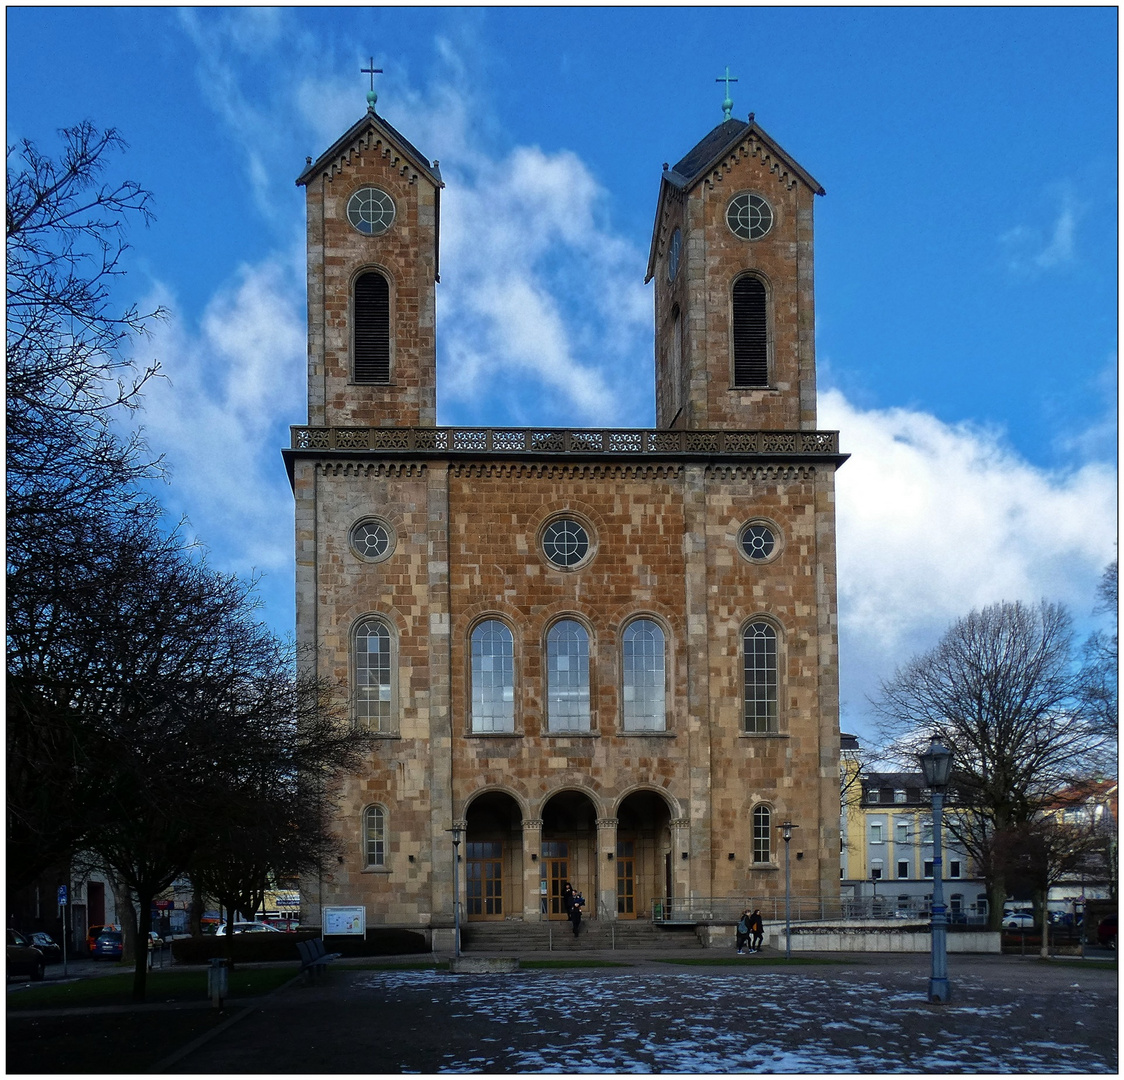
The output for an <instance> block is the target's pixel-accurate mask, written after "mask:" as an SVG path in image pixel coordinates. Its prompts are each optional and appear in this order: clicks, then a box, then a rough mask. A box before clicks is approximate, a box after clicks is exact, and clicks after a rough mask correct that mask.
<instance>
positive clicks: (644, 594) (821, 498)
mask: <svg viewBox="0 0 1124 1080" xmlns="http://www.w3.org/2000/svg"><path fill="white" fill-rule="evenodd" d="M298 183H299V184H300V185H302V186H303V187H304V188H305V191H306V196H307V214H308V319H309V350H308V386H309V409H308V423H307V425H305V426H302V427H296V428H294V429H293V437H292V445H291V448H290V449H288V450H287V451H285V458H286V463H287V466H288V468H289V471H290V476H291V479H292V484H293V490H294V493H295V497H296V504H297V510H296V544H297V634H298V641H299V644H300V645H301V647H302V649H303V650H304V652H303V655H304V656H305V659H306V662H307V663H312V664H315V665H316V667H317V669H318V670H319V671H320V672H321V673H323V674H324V675H326V676H330V677H335V678H338V679H339V680H341V681H343V682H345V683H346V685H347V686H348V687H349V690H350V693H351V698H352V708H353V713H354V717H355V722H356V723H357V724H360V725H361V726H363V727H364V728H367V729H368V730H370V732H371V748H370V753H369V756H368V758H367V761H366V763H365V765H364V767H363V768H362V769H361V770H360V771H359V772H357V773H356V774H355V775H354V776H351V777H349V778H348V781H347V783H346V785H345V787H344V790H343V793H342V796H341V799H340V803H339V807H338V816H337V819H336V821H337V828H338V831H339V833H340V836H341V837H342V838H343V840H344V842H345V847H346V851H347V854H346V855H345V857H344V858H343V860H342V861H341V862H340V863H339V865H338V866H337V867H335V868H334V870H333V872H332V873H331V874H329V875H326V876H324V877H322V878H320V879H318V880H315V881H306V882H305V883H304V885H303V888H302V901H303V909H304V918H305V920H306V922H310V923H314V924H315V923H316V922H317V921H318V917H319V911H320V907H321V905H359V904H362V905H365V906H366V909H367V920H368V925H369V926H377V925H387V926H402V927H415V928H421V929H426V930H431V929H435V928H445V927H448V926H449V924H450V920H451V912H452V900H453V897H452V891H453V846H452V843H451V834H450V832H449V830H450V829H451V828H453V827H454V825H456V826H458V827H460V828H461V829H463V830H464V832H463V835H462V842H461V845H460V853H461V856H462V860H463V861H462V863H461V864H460V865H461V869H462V872H461V873H460V874H459V881H460V889H461V899H462V902H463V904H464V908H463V910H464V911H465V914H466V918H467V919H468V920H469V921H471V920H474V919H515V920H519V919H522V920H526V921H532V920H533V921H538V920H540V919H548V918H562V917H563V915H562V912H561V908H560V903H559V889H560V887H561V883H562V882H563V881H564V880H570V881H573V882H574V883H575V885H576V886H577V887H578V888H580V889H581V890H582V891H584V893H585V895H586V897H587V899H588V901H589V907H588V909H587V912H586V915H587V917H591V918H594V919H617V918H621V919H623V918H636V917H645V916H647V915H649V914H650V913H651V912H652V910H653V907H654V905H656V904H661V905H666V904H667V903H668V902H669V900H670V902H671V904H672V905H674V904H675V903H676V902H677V901H678V900H683V899H685V898H688V897H694V898H699V897H766V896H771V895H776V894H777V893H778V892H779V893H782V894H783V890H784V873H783V851H781V852H780V853H779V855H780V857H778V849H780V848H783V844H782V843H781V841H780V834H779V831H778V829H777V826H778V825H779V824H780V823H781V822H784V821H785V820H790V821H792V822H794V823H795V824H797V825H798V826H799V830H798V832H797V833H796V840H795V841H794V843H793V861H792V887H793V891H794V892H797V893H802V894H804V895H812V894H824V895H837V893H838V888H839V723H838V670H837V618H836V584H835V561H836V560H835V509H834V475H835V470H836V468H838V466H839V465H840V464H841V463H842V462H843V460H844V456H843V455H841V454H840V453H839V446H838V435H837V433H835V432H824V431H819V430H817V428H816V383H815V318H814V296H813V222H812V219H813V213H812V211H813V207H812V204H813V201H814V197H815V196H816V195H817V194H822V193H823V191H822V188H821V187H820V186H819V184H818V183H817V182H816V181H815V180H813V179H812V178H811V176H809V174H808V173H806V172H805V171H804V170H803V169H802V168H801V167H800V166H799V165H797V164H796V162H795V161H794V160H793V159H792V158H791V157H790V156H789V155H788V154H787V153H785V152H784V151H783V150H781V148H780V147H779V146H778V145H777V144H776V143H775V142H774V141H773V140H772V139H771V138H770V137H769V136H768V135H766V134H765V132H764V131H762V130H761V129H760V128H759V127H758V126H757V125H756V123H755V122H754V120H753V117H752V116H751V117H750V120H749V122H748V123H747V122H744V121H739V120H732V119H727V120H725V121H724V122H723V123H722V124H721V125H719V126H718V127H716V128H715V129H714V130H713V131H711V132H710V133H709V134H707V135H706V136H705V137H704V138H703V139H702V141H701V142H699V143H698V145H697V146H695V147H694V148H693V149H692V150H691V151H690V152H689V153H688V154H687V155H686V156H685V157H683V158H682V159H681V160H680V161H679V163H678V164H677V165H675V166H674V168H670V169H669V168H665V170H664V173H663V179H662V182H661V186H660V193H659V199H658V204H657V207H656V217H655V227H654V232H653V236H652V245H651V254H650V258H649V262H648V278H649V280H654V282H655V330H656V335H655V342H656V356H655V375H656V400H657V427H656V428H655V429H651V430H641V429H626V430H601V429H595V430H590V429H582V430H558V429H545V428H543V429H538V428H530V429H523V428H515V429H510V428H473V429H459V428H439V427H436V426H435V424H436V410H435V402H436V359H435V358H436V326H435V304H434V298H435V287H436V282H437V278H438V257H439V236H440V196H441V189H442V186H443V185H442V182H441V178H440V173H439V171H438V169H437V165H436V163H432V164H431V163H430V162H429V161H428V160H427V159H426V158H425V157H423V156H422V155H421V153H420V152H419V151H418V150H416V149H415V148H414V147H413V146H412V145H411V144H410V143H409V142H408V141H407V140H406V139H405V138H404V137H403V136H402V135H401V134H399V133H398V132H397V131H395V130H394V129H393V128H392V127H391V126H390V125H389V124H388V123H387V122H386V121H385V120H383V119H382V118H381V117H380V116H378V115H377V114H376V113H375V111H374V110H373V109H371V110H369V111H368V113H367V115H366V116H365V117H363V119H361V120H360V121H359V122H358V123H357V124H356V125H355V126H354V127H353V128H352V129H351V130H350V131H348V132H347V133H346V134H345V135H344V136H343V137H342V138H341V139H340V140H339V141H338V142H337V143H336V144H335V145H334V146H333V147H332V148H331V149H330V150H328V151H327V152H326V153H325V154H323V155H322V156H321V157H320V158H319V160H317V161H316V162H311V161H310V162H309V163H308V167H307V168H306V169H305V171H304V173H303V174H302V175H301V177H300V178H299V180H298ZM637 270H638V272H639V270H640V268H639V267H638V268H637ZM778 871H779V872H778Z"/></svg>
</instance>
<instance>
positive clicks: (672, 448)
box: [289, 426, 839, 456]
mask: <svg viewBox="0 0 1124 1080" xmlns="http://www.w3.org/2000/svg"><path fill="white" fill-rule="evenodd" d="M289 431H290V448H291V449H293V450H343V451H364V450H366V451H372V450H374V451H378V452H379V453H439V454H481V453H483V454H536V455H541V454H566V455H578V454H580V455H588V454H612V455H621V456H629V455H635V454H659V455H663V454H670V455H698V454H722V455H730V454H747V455H785V456H787V455H791V454H802V455H803V454H833V455H838V453H839V432H838V431H727V430H725V429H704V430H695V431H668V430H665V429H651V428H491V427H479V428H459V427H457V428H454V427H390V428H382V427H312V426H293V427H291V428H290V429H289Z"/></svg>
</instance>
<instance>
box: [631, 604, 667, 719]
mask: <svg viewBox="0 0 1124 1080" xmlns="http://www.w3.org/2000/svg"><path fill="white" fill-rule="evenodd" d="M621 652H622V654H623V655H622V664H621V667H622V668H623V671H624V678H623V680H622V688H621V689H622V692H623V698H624V700H623V702H622V710H621V711H622V715H623V720H624V730H625V731H663V730H664V729H665V728H666V727H667V710H666V706H665V692H666V686H667V683H666V678H665V675H664V663H665V661H664V635H663V630H662V629H661V628H660V625H659V623H657V622H653V621H652V620H651V619H637V620H636V621H635V622H630V623H629V624H628V626H627V627H625V631H624V634H623V635H622V636H621Z"/></svg>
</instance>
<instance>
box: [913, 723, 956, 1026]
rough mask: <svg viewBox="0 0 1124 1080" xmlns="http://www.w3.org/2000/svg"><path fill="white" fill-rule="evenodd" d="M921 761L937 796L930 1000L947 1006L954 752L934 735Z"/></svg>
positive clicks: (934, 801) (934, 797) (928, 781)
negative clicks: (945, 848)
mask: <svg viewBox="0 0 1124 1080" xmlns="http://www.w3.org/2000/svg"><path fill="white" fill-rule="evenodd" d="M918 758H919V760H920V762H921V771H922V772H923V773H924V774H925V783H926V785H927V786H928V788H929V790H930V792H931V793H932V796H933V903H932V935H933V962H932V970H931V972H930V976H929V1000H930V1001H931V1002H933V1003H934V1004H940V1005H944V1004H947V1003H948V1000H949V986H948V952H947V934H948V916H947V915H946V914H945V910H944V884H943V882H942V881H941V878H942V876H943V870H942V867H941V862H942V860H941V811H942V809H943V804H944V793H945V791H946V790H947V789H948V780H949V777H950V776H951V775H952V751H951V750H949V749H948V747H947V746H942V745H941V743H940V742H939V741H938V739H937V737H936V736H935V735H934V736H933V738H932V740H931V742H930V744H929V749H928V750H927V751H926V752H925V753H924V754H919V755H918Z"/></svg>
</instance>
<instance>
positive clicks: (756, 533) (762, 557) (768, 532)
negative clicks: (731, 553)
mask: <svg viewBox="0 0 1124 1080" xmlns="http://www.w3.org/2000/svg"><path fill="white" fill-rule="evenodd" d="M738 545H739V546H740V547H741V550H742V554H743V555H744V556H745V557H746V558H747V559H749V561H750V562H756V563H761V562H769V560H770V559H773V558H775V557H776V556H777V555H779V554H780V550H781V542H780V532H779V531H778V530H777V527H776V526H775V525H773V524H772V523H771V522H767V521H751V522H749V523H748V524H747V525H746V526H745V527H744V528H743V529H742V531H741V535H740V536H739V537H738Z"/></svg>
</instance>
